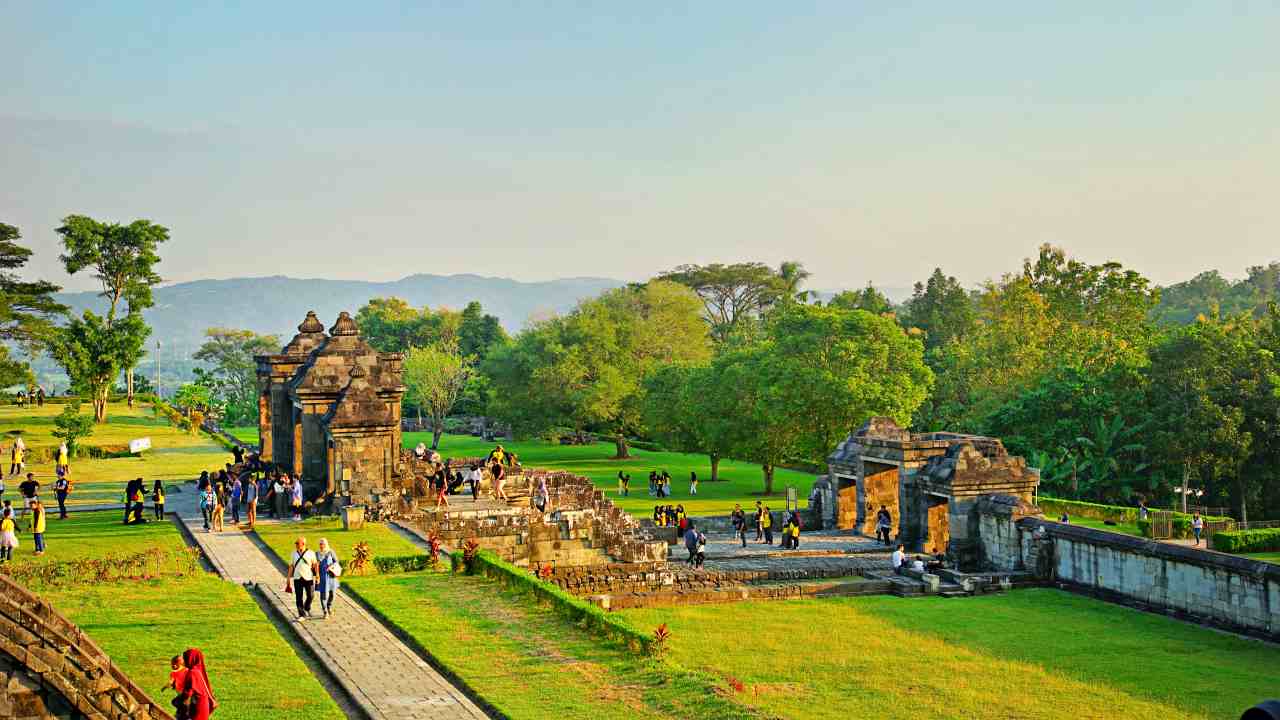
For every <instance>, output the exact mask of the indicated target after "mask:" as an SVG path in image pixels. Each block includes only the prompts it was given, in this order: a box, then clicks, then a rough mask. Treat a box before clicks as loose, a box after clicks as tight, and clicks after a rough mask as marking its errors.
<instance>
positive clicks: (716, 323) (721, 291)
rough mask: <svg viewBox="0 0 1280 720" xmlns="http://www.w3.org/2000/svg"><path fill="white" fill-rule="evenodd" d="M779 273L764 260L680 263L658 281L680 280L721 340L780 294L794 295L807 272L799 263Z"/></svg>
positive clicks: (713, 334) (716, 337)
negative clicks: (692, 294)
mask: <svg viewBox="0 0 1280 720" xmlns="http://www.w3.org/2000/svg"><path fill="white" fill-rule="evenodd" d="M781 270H782V272H785V273H786V277H782V276H780V274H779V273H778V272H775V271H774V270H773V269H772V268H770V267H769V266H768V265H765V264H764V263H735V264H733V265H722V264H720V263H713V264H711V265H681V266H680V267H677V268H676V269H674V270H671V271H669V272H665V273H662V274H661V275H659V276H658V279H659V280H667V281H670V282H674V283H679V284H681V285H684V286H686V287H688V288H690V289H692V290H693V291H694V292H695V293H697V296H698V298H699V299H700V300H701V301H702V307H703V312H704V313H705V318H706V321H707V324H708V325H709V326H710V328H711V338H712V340H714V341H716V342H718V343H723V342H725V341H726V340H728V339H729V338H730V337H731V336H733V335H734V334H735V332H737V331H739V329H740V328H739V326H740V325H741V324H743V323H744V322H745V323H749V322H750V321H751V320H753V319H758V318H759V317H760V316H762V315H763V314H764V313H765V311H766V310H768V309H769V308H771V307H773V306H774V304H776V303H777V302H778V301H779V300H780V299H782V298H783V297H794V296H795V294H796V293H797V292H798V291H799V285H800V283H801V282H803V280H804V277H806V276H807V273H805V272H804V269H803V267H802V266H800V265H799V264H798V263H794V264H790V265H789V264H787V263H784V264H783V267H782V268H781Z"/></svg>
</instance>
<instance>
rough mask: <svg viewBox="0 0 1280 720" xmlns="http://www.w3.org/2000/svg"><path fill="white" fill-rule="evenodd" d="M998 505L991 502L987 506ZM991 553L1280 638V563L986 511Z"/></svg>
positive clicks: (1092, 590) (1131, 598)
mask: <svg viewBox="0 0 1280 720" xmlns="http://www.w3.org/2000/svg"><path fill="white" fill-rule="evenodd" d="M984 510H990V508H984ZM979 515H980V517H979V529H980V534H981V539H982V550H983V556H984V559H985V560H986V561H987V562H988V563H989V564H990V565H992V566H995V567H997V568H1000V569H1009V570H1013V569H1025V570H1028V571H1031V572H1035V573H1037V574H1038V575H1040V576H1041V577H1043V578H1044V579H1045V580H1049V581H1054V582H1057V583H1059V584H1061V585H1062V586H1064V587H1066V588H1068V589H1072V590H1078V591H1082V592H1086V593H1089V594H1091V595H1094V596H1096V597H1099V598H1102V599H1105V600H1110V601H1114V602H1120V603H1124V604H1128V605H1134V606H1137V607H1140V608H1142V609H1146V610H1151V611H1155V612H1160V613H1164V614H1168V615H1173V616H1176V617H1180V618H1184V619H1187V620H1191V621H1194V622H1199V623H1203V624H1207V625H1213V626H1218V627H1224V628H1227V629H1230V630H1234V631H1237V632H1244V633H1248V634H1253V635H1258V636H1261V637H1265V638H1268V639H1271V640H1280V565H1275V564H1272V563H1265V562H1261V561H1257V560H1249V559H1247V558H1242V557H1237V556H1234V555H1227V554H1224V553H1218V552H1213V551H1211V550H1201V549H1198V548H1193V547H1187V546H1185V545H1175V544H1172V543H1163V542H1156V541H1154V540H1147V539H1145V538H1139V537H1132V536H1129V535H1121V534H1119V533H1112V532H1106V531H1103V530H1094V529H1092V528H1086V527H1080V526H1077V525H1067V524H1063V523H1057V522H1052V521H1048V520H1044V519H1042V518H1037V517H1025V518H1021V519H1014V518H1012V517H1011V516H1010V515H1007V514H1004V515H1002V514H1000V513H998V512H983V511H981V510H980V513H979Z"/></svg>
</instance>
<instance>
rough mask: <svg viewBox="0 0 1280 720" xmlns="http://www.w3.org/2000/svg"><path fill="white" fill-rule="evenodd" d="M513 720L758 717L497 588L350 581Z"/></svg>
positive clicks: (407, 578) (463, 582)
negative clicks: (545, 719)
mask: <svg viewBox="0 0 1280 720" xmlns="http://www.w3.org/2000/svg"><path fill="white" fill-rule="evenodd" d="M345 582H346V584H347V586H348V588H351V589H354V590H355V591H356V592H357V593H358V594H359V595H360V596H361V597H363V598H364V599H365V600H366V601H368V602H369V603H371V604H372V605H374V606H375V607H377V609H378V610H379V611H380V612H381V613H382V614H384V615H385V616H386V617H387V618H389V619H390V620H391V622H392V623H394V624H395V625H396V626H398V627H399V628H400V629H401V630H403V631H404V632H405V633H407V634H409V635H411V636H412V637H413V638H414V639H416V640H417V641H418V642H419V643H420V644H421V645H422V646H424V647H426V648H427V649H428V650H429V651H430V652H431V653H432V655H433V656H435V657H436V659H437V660H438V661H439V662H441V663H442V664H443V665H444V666H445V667H447V668H448V669H449V670H450V671H452V672H453V673H455V674H456V675H457V676H458V677H460V678H462V679H463V680H464V681H465V682H466V683H467V684H468V685H470V686H471V687H472V688H473V689H474V690H475V691H477V692H478V693H479V694H480V695H481V696H482V697H484V698H485V699H486V700H488V701H489V702H491V703H492V704H493V705H494V706H496V707H497V708H498V709H499V710H500V711H501V712H502V713H503V714H505V715H506V716H507V717H510V718H512V719H513V720H525V719H528V720H541V719H543V718H583V719H587V718H589V719H590V720H637V719H641V718H677V717H679V718H707V719H708V720H711V719H715V720H721V719H724V718H743V717H753V716H755V714H754V713H752V712H750V711H749V710H747V709H746V708H745V707H743V706H740V705H738V704H737V703H735V702H733V701H731V700H728V699H726V698H725V697H723V696H722V695H721V694H719V693H717V692H715V690H716V689H717V685H718V683H717V682H716V680H715V679H714V678H712V677H710V676H707V675H706V674H705V673H695V672H689V671H686V670H682V669H680V668H678V667H674V666H672V665H670V664H668V663H661V662H654V661H651V660H647V659H642V658H639V657H636V656H635V655H633V654H631V653H630V652H629V651H627V650H626V649H624V648H623V647H621V646H618V645H614V644H613V643H609V642H603V641H600V640H598V639H596V638H594V637H592V636H590V635H588V634H587V633H585V632H584V631H583V630H582V629H581V628H580V627H578V626H576V625H574V624H573V623H570V622H567V621H565V620H563V619H561V618H560V616H558V615H556V614H555V613H554V612H553V611H552V610H550V609H548V608H546V607H544V606H542V605H539V604H538V603H537V602H534V601H532V600H530V599H529V598H528V597H526V596H522V595H514V594H509V593H507V592H505V591H501V590H499V589H498V586H497V585H496V584H495V583H493V582H492V581H490V580H487V579H484V578H480V577H468V576H465V575H450V574H448V573H430V572H427V573H406V574H400V575H385V576H381V577H363V578H350V579H346V580H345Z"/></svg>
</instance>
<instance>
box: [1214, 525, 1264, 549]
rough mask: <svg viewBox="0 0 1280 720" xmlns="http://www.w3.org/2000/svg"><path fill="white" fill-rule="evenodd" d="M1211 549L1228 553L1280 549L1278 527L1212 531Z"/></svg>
mask: <svg viewBox="0 0 1280 720" xmlns="http://www.w3.org/2000/svg"><path fill="white" fill-rule="evenodd" d="M1213 549H1214V550H1218V551H1220V552H1229V553H1250V552H1277V551H1280V528H1266V529H1263V530H1228V531H1226V532H1220V533H1214V535H1213Z"/></svg>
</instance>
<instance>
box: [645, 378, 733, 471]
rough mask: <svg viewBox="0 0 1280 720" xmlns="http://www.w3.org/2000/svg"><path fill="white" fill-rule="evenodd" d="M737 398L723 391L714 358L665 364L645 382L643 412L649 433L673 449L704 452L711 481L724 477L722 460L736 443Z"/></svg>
mask: <svg viewBox="0 0 1280 720" xmlns="http://www.w3.org/2000/svg"><path fill="white" fill-rule="evenodd" d="M731 400H732V398H731V397H728V396H726V395H724V394H723V393H721V392H720V387H719V382H718V378H717V376H716V368H715V367H713V366H712V365H710V364H706V365H698V364H691V363H679V364H673V365H664V366H661V367H659V368H657V369H656V370H654V371H653V372H651V373H650V374H649V376H648V377H646V378H645V382H644V394H643V401H642V410H641V413H642V417H643V423H644V426H645V428H646V429H647V431H648V433H649V436H650V437H652V438H654V439H655V440H658V441H659V442H661V443H662V444H663V445H664V446H666V447H667V448H669V449H672V450H678V451H680V452H689V453H704V454H706V455H707V458H708V460H709V461H710V466H711V474H710V477H709V478H708V481H709V482H716V481H717V480H719V479H720V460H721V459H722V458H724V457H726V456H727V455H728V454H729V452H730V451H731V450H732V448H733V438H734V431H735V428H734V425H735V423H736V422H737V420H736V418H735V417H734V415H733V412H734V408H733V407H732V403H731Z"/></svg>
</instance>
